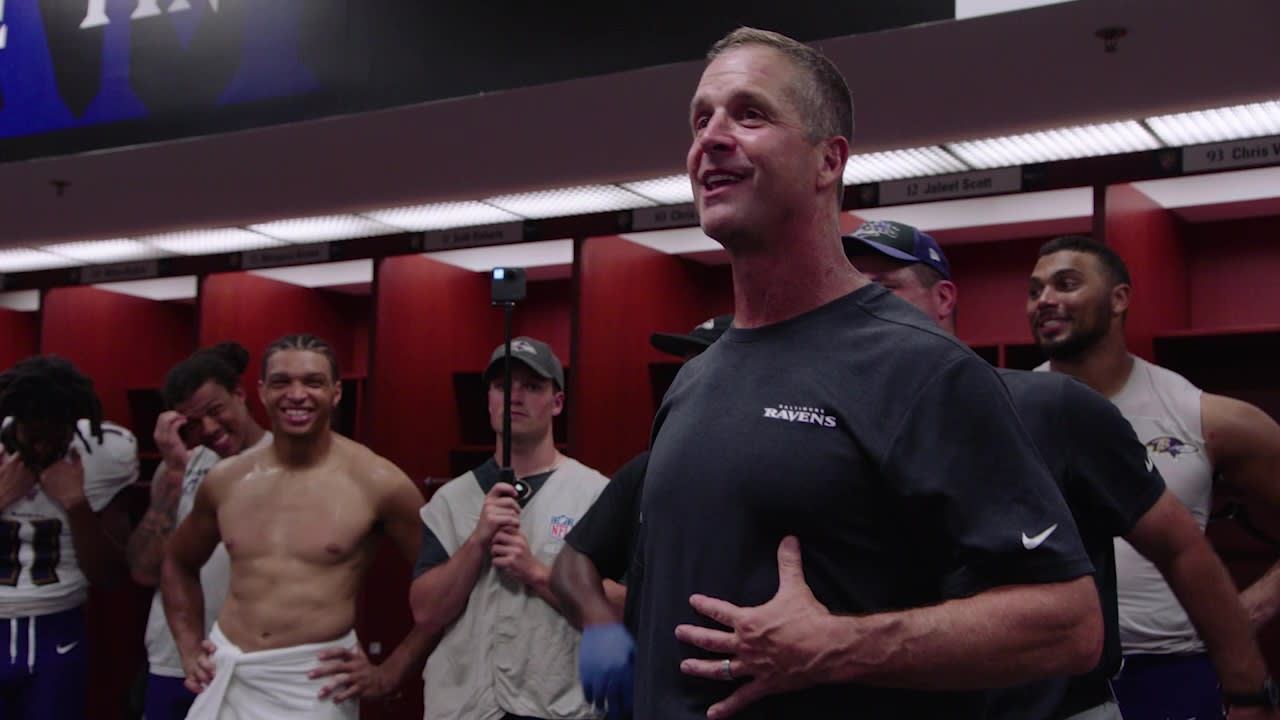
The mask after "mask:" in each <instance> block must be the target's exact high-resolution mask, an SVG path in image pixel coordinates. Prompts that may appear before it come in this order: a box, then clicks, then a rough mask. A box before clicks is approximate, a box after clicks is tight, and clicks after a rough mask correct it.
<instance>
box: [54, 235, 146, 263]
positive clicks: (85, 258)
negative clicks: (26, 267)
mask: <svg viewBox="0 0 1280 720" xmlns="http://www.w3.org/2000/svg"><path fill="white" fill-rule="evenodd" d="M40 249H41V250H44V251H45V252H51V253H54V254H57V255H61V256H63V257H66V258H71V259H72V260H76V261H79V262H81V263H110V262H126V261H129V260H150V259H151V258H158V257H167V256H168V255H170V254H171V253H168V252H165V251H164V250H162V249H160V248H158V247H155V246H153V245H148V244H147V243H142V242H138V241H137V240H90V241H86V242H72V243H59V244H57V245H42V246H41V247H40Z"/></svg>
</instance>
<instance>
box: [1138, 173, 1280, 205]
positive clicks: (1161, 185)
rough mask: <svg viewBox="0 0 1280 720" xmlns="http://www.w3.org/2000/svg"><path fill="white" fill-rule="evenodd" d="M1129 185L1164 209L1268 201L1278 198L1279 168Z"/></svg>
mask: <svg viewBox="0 0 1280 720" xmlns="http://www.w3.org/2000/svg"><path fill="white" fill-rule="evenodd" d="M1132 185H1133V187H1134V188H1135V189H1136V190H1138V191H1139V192H1141V193H1142V194H1144V195H1146V196H1147V197H1149V198H1151V199H1152V200H1154V201H1156V203H1157V204H1159V205H1160V207H1165V208H1184V207H1198V206H1202V205H1218V204H1222V203H1233V202H1250V201H1254V200H1270V199H1272V198H1275V197H1280V167H1268V168H1256V169H1253V170H1236V171H1233V172H1224V173H1211V174H1208V175H1187V176H1186V177H1178V178H1163V179H1160V180H1144V181H1141V182H1135V183H1132Z"/></svg>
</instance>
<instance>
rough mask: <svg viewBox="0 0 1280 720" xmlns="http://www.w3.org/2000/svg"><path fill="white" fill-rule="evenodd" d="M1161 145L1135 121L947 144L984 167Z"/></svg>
mask: <svg viewBox="0 0 1280 720" xmlns="http://www.w3.org/2000/svg"><path fill="white" fill-rule="evenodd" d="M1158 147H1160V141H1159V140H1157V139H1156V137H1155V136H1154V135H1152V134H1151V133H1149V132H1147V130H1146V129H1145V128H1143V127H1142V125H1140V124H1139V123H1138V122H1136V121H1133V120H1125V121H1122V122H1113V123H1103V124H1100V125H1078V126H1076V127H1066V128H1056V129H1053V130H1042V131H1039V132H1033V133H1023V134H1021V135H1008V136H1005V137H994V138H986V139H983V140H969V141H966V142H958V143H952V144H950V145H947V148H948V149H950V150H951V151H952V152H953V153H955V154H956V155H958V156H959V157H960V158H961V159H962V160H964V161H965V162H966V163H968V164H970V165H972V166H973V167H975V168H983V169H985V168H997V167H1012V166H1015V165H1026V164H1028V163H1038V162H1051V161H1054V160H1071V159H1075V158H1084V157H1095V156H1098V155H1115V154H1118V153H1127V152H1138V151H1140V150H1154V149H1156V148H1158Z"/></svg>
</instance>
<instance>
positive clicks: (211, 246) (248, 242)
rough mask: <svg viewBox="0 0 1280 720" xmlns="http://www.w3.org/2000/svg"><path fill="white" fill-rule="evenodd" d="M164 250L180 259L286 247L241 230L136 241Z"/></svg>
mask: <svg viewBox="0 0 1280 720" xmlns="http://www.w3.org/2000/svg"><path fill="white" fill-rule="evenodd" d="M136 239H137V240H139V241H141V242H145V243H147V244H150V245H154V246H155V247H158V248H160V249H161V250H167V251H168V252H171V253H177V254H178V255H213V254H216V253H224V252H240V251H242V250H261V249H263V248H270V247H279V246H281V245H284V243H282V242H280V241H279V240H276V239H275V238H269V237H267V236H266V235H259V234H258V233H255V232H249V231H248V230H244V229H241V228H213V229H210V230H185V231H182V232H173V233H162V234H160V235H147V236H145V237H140V238H136Z"/></svg>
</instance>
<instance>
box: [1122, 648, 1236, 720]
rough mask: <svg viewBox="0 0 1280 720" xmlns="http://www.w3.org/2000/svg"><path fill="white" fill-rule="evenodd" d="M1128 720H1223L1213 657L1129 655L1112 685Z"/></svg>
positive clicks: (1126, 656)
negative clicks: (1173, 719)
mask: <svg viewBox="0 0 1280 720" xmlns="http://www.w3.org/2000/svg"><path fill="white" fill-rule="evenodd" d="M1111 688H1112V689H1113V690H1114V691H1115V694H1116V701H1117V702H1119V703H1120V713H1121V714H1122V715H1124V720H1165V718H1195V719H1196V720H1220V718H1222V695H1221V694H1219V691H1218V675H1217V674H1216V673H1215V672H1214V671H1213V666H1212V665H1211V664H1210V663H1209V656H1208V655H1206V654H1204V653H1200V654H1197V655H1125V656H1124V667H1123V668H1122V669H1121V670H1120V674H1119V675H1116V677H1115V679H1114V680H1112V681H1111Z"/></svg>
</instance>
